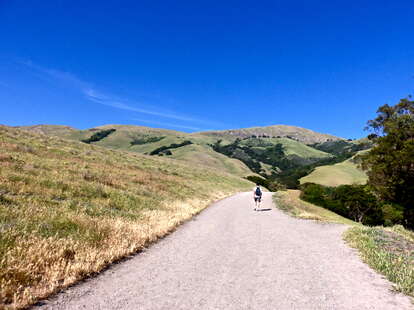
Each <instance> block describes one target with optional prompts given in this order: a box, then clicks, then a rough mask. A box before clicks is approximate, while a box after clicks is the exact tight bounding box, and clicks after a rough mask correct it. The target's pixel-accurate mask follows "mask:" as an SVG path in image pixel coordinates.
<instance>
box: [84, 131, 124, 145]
mask: <svg viewBox="0 0 414 310" xmlns="http://www.w3.org/2000/svg"><path fill="white" fill-rule="evenodd" d="M115 131H116V129H113V128H112V129H107V130H101V131H98V132H97V133H94V134H93V135H92V136H91V137H89V138H88V139H84V140H81V141H82V142H84V143H87V144H90V143H92V142H98V141H101V140H102V139H104V138H106V137H107V136H109V135H110V134H111V133H113V132H115Z"/></svg>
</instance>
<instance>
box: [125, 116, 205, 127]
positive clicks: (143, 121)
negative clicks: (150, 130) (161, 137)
mask: <svg viewBox="0 0 414 310" xmlns="http://www.w3.org/2000/svg"><path fill="white" fill-rule="evenodd" d="M132 120H134V121H137V122H140V123H146V124H151V125H155V126H168V127H173V128H181V129H189V130H200V129H201V128H198V127H193V126H184V125H177V124H171V123H164V122H157V121H152V120H146V119H139V118H133V119H132Z"/></svg>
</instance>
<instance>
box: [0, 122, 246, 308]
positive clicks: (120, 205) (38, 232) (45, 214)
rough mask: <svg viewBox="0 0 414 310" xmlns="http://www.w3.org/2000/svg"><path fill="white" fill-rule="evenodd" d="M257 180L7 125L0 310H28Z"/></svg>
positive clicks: (1, 171)
mask: <svg viewBox="0 0 414 310" xmlns="http://www.w3.org/2000/svg"><path fill="white" fill-rule="evenodd" d="M250 188H251V183H249V182H247V181H245V180H242V179H240V178H238V177H235V176H232V175H228V174H219V173H218V172H212V171H208V170H204V169H201V168H192V167H189V166H187V165H184V164H182V163H179V162H176V161H174V160H170V159H160V158H149V157H146V156H141V155H138V154H134V153H127V152H121V151H114V150H108V149H104V148H100V147H96V146H93V145H86V144H82V143H77V142H70V141H66V140H62V139H59V138H55V137H47V136H42V135H38V134H33V133H28V132H24V131H20V130H18V129H13V128H9V127H4V126H2V127H0V309H1V308H3V309H14V308H22V307H25V306H27V305H29V304H31V303H33V302H35V301H36V300H38V299H39V298H44V297H46V296H48V295H50V294H51V293H53V292H56V291H58V290H60V289H62V288H64V287H66V286H68V285H70V284H73V283H74V282H76V281H78V280H79V279H82V278H85V277H86V276H88V275H91V274H93V273H96V272H99V271H100V270H102V269H103V268H105V267H106V266H107V265H108V264H110V263H111V262H114V261H117V260H119V259H121V258H122V257H125V256H127V255H130V254H132V253H135V252H137V251H139V250H140V249H142V248H143V247H145V246H146V245H148V244H149V243H150V242H153V241H155V240H156V239H157V238H159V237H162V236H164V235H165V234H167V233H169V232H171V231H172V230H173V229H174V228H175V227H177V225H179V224H180V223H182V222H183V221H185V220H187V219H189V218H190V217H191V216H193V215H195V214H196V213H198V212H200V211H201V210H202V209H203V208H205V207H206V206H208V204H210V203H211V202H212V201H214V200H217V199H219V198H222V197H224V196H227V195H229V194H231V193H234V192H236V191H239V190H244V189H250Z"/></svg>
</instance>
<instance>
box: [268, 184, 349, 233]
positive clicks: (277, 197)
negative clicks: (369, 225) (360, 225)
mask: <svg viewBox="0 0 414 310" xmlns="http://www.w3.org/2000/svg"><path fill="white" fill-rule="evenodd" d="M299 195H300V191H299V190H287V191H279V192H276V193H275V194H274V195H273V200H274V202H275V205H276V207H278V208H279V209H281V210H282V211H284V212H286V213H288V214H290V215H292V216H294V217H298V218H303V219H311V220H318V221H326V222H333V223H341V224H348V225H356V223H355V222H354V221H351V220H349V219H346V218H344V217H342V216H340V215H338V214H336V213H334V212H332V211H329V210H327V209H324V208H322V207H318V206H315V205H313V204H311V203H308V202H306V201H303V200H301V199H300V198H299Z"/></svg>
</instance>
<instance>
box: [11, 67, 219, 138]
mask: <svg viewBox="0 0 414 310" xmlns="http://www.w3.org/2000/svg"><path fill="white" fill-rule="evenodd" d="M18 63H20V64H21V65H24V66H26V67H28V68H30V69H32V70H34V71H36V72H37V73H41V74H43V75H45V76H48V77H51V78H53V79H54V80H58V81H60V82H62V83H64V84H66V85H68V86H69V87H72V88H74V89H77V90H78V91H80V92H81V94H83V95H84V96H85V98H86V99H87V100H89V101H91V102H94V103H98V104H101V105H106V106H110V107H113V108H116V109H121V110H126V111H132V112H136V113H141V114H146V115H152V116H158V117H162V118H168V119H174V120H179V121H185V122H192V123H198V124H208V125H210V126H211V125H214V126H217V125H218V124H217V123H215V122H210V121H205V120H201V119H197V118H194V117H191V116H188V115H180V114H176V113H173V112H170V111H165V110H160V109H157V108H155V107H150V106H148V105H143V104H139V103H137V102H134V101H131V100H129V99H126V98H119V97H117V96H115V95H112V94H108V93H106V92H102V91H100V90H98V88H97V87H95V86H94V85H93V84H92V83H89V82H86V81H83V80H82V79H80V78H78V77H77V76H76V75H74V74H72V73H69V72H64V71H60V70H55V69H50V68H45V67H43V66H39V65H37V64H35V63H33V62H31V61H26V60H24V61H22V60H20V61H18ZM141 121H142V120H141ZM152 123H153V124H155V123H154V122H152ZM158 125H166V126H171V127H173V126H174V127H176V128H185V129H190V130H198V129H199V128H196V127H192V126H184V125H173V124H168V123H161V122H159V123H158Z"/></svg>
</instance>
